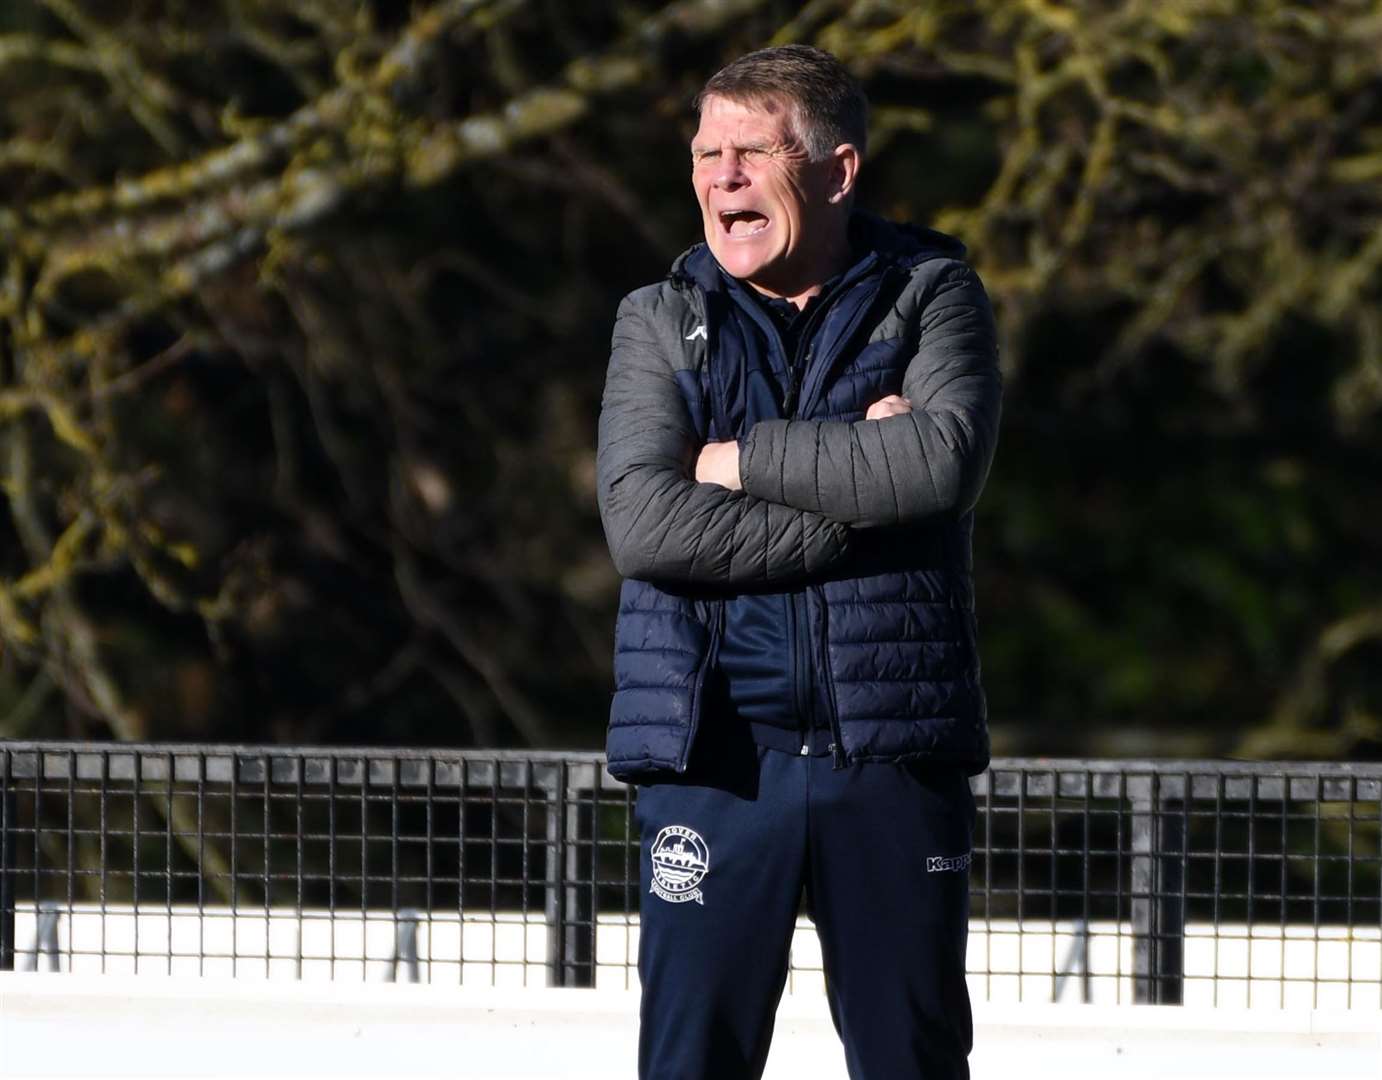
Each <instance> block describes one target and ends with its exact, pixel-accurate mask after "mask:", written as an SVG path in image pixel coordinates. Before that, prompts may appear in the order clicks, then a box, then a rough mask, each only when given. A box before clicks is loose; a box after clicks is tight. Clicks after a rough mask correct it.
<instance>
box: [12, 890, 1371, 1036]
mask: <svg viewBox="0 0 1382 1080" xmlns="http://www.w3.org/2000/svg"><path fill="white" fill-rule="evenodd" d="M15 936H16V942H17V949H16V965H15V966H16V968H17V969H18V970H21V971H24V970H28V971H35V970H37V971H57V970H63V971H66V972H70V973H74V974H85V973H93V974H94V973H103V974H116V975H119V974H155V975H200V976H210V977H235V978H250V979H270V980H274V981H278V980H292V981H306V982H313V981H325V980H337V981H353V982H362V981H363V982H424V983H432V984H440V985H448V984H449V985H464V986H491V987H540V986H544V985H546V983H547V966H546V965H547V939H548V928H547V924H546V922H545V921H544V920H543V917H542V916H541V915H539V914H532V913H528V914H524V913H522V912H501V913H498V914H490V913H488V912H485V913H480V914H462V913H454V912H446V913H443V912H435V911H434V912H431V913H420V912H411V911H406V910H405V911H398V912H393V911H364V912H359V911H352V912H343V911H336V912H329V911H313V910H305V911H301V912H299V911H294V910H289V909H276V908H271V909H269V910H268V911H267V912H264V911H259V912H256V911H250V910H246V909H244V908H241V909H238V910H232V909H231V908H228V907H205V908H201V909H198V908H196V907H189V906H181V905H174V906H173V907H171V908H169V907H166V906H165V907H158V908H151V907H141V908H140V909H139V911H138V912H137V913H136V911H135V910H134V909H132V908H130V907H128V906H125V907H119V906H113V905H108V906H106V907H105V908H104V909H103V908H101V907H100V906H99V905H94V904H74V905H72V907H71V908H68V907H67V906H66V905H62V906H58V905H46V906H43V907H40V908H38V909H34V908H26V909H21V910H20V911H18V912H17V913H16V917H15ZM595 941H596V956H595V961H596V967H595V986H596V988H598V989H606V990H631V989H636V988H637V985H638V975H637V971H636V969H635V966H634V965H635V962H636V959H637V955H638V918H637V916H623V915H602V916H601V917H600V919H599V922H598V926H597V933H596V936H595ZM1133 942H1134V939H1133V934H1132V928H1131V926H1130V924H1128V923H1122V924H1119V923H1115V922H1090V923H1079V922H1073V921H1056V922H1049V921H1042V920H1032V919H1028V920H1024V921H1023V922H1022V923H1021V924H1019V923H1017V922H1015V921H1012V920H997V919H995V920H975V921H974V922H973V923H972V924H971V925H970V935H969V970H970V977H969V984H970V994H971V996H972V997H973V998H974V1000H976V1001H989V1002H994V1003H1028V1004H1030V1003H1044V1002H1061V1003H1085V1004H1101V1005H1102V1004H1106V1005H1117V1004H1128V1003H1131V1002H1132V1001H1133ZM1182 963H1183V970H1184V982H1183V991H1184V995H1183V999H1184V1003H1185V1004H1186V1005H1193V1006H1228V1007H1242V1008H1249V1007H1251V1008H1262V1007H1265V1008H1273V1009H1275V1008H1295V1007H1299V1008H1307V1009H1350V1008H1352V1009H1371V1010H1378V1009H1382V935H1380V934H1379V931H1378V929H1377V928H1375V927H1363V928H1348V927H1330V926H1326V927H1320V928H1315V927H1310V926H1285V927H1283V926H1253V927H1252V928H1251V930H1249V928H1248V927H1245V926H1242V925H1233V924H1221V925H1219V926H1217V927H1216V926H1213V925H1211V924H1200V923H1190V924H1188V925H1187V926H1186V933H1185V941H1184V950H1183V957H1182ZM824 986H825V982H824V973H823V971H822V965H821V951H820V943H819V941H818V940H817V938H816V933H815V929H814V927H813V926H812V925H811V923H810V922H809V921H807V920H805V919H802V920H800V921H799V922H798V924H797V929H796V933H795V935H794V937H793V941H792V951H791V968H790V970H789V973H788V980H787V993H788V994H789V995H791V994H807V995H818V994H820V993H822V992H823V991H824Z"/></svg>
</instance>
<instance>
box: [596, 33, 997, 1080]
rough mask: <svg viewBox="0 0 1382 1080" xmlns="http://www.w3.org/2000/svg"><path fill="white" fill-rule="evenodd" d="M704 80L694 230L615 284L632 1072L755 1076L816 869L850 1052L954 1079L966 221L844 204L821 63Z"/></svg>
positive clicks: (990, 345) (990, 428) (750, 63)
mask: <svg viewBox="0 0 1382 1080" xmlns="http://www.w3.org/2000/svg"><path fill="white" fill-rule="evenodd" d="M696 104H697V110H698V112H699V114H700V126H699V128H698V130H697V132H696V135H695V137H694V139H693V140H692V143H691V163H692V185H693V187H694V188H695V193H696V198H697V200H698V202H699V204H700V209H701V217H702V224H703V226H704V230H705V243H704V244H698V245H696V246H695V247H693V248H691V249H690V250H689V251H688V252H686V253H685V254H684V255H682V256H681V257H680V258H679V259H677V261H676V263H675V264H674V265H673V267H672V270H671V273H670V274H669V276H668V277H667V279H666V280H665V281H663V282H661V283H659V284H656V285H652V286H649V287H647V288H644V289H639V290H637V291H636V292H634V293H632V294H631V295H630V296H628V297H627V298H626V299H625V301H624V303H623V304H622V306H621V307H620V310H619V315H618V318H617V321H616V325H615V330H614V342H613V352H612V356H611V360H610V366H609V373H608V377H607V382H606V386H605V396H604V403H603V408H602V412H601V416H600V437H599V455H598V471H599V481H598V483H599V495H600V508H601V514H602V518H603V521H604V526H605V531H606V535H607V537H608V540H609V545H610V551H611V553H612V555H613V557H614V562H615V565H616V567H617V568H618V570H619V571H620V573H621V574H622V575H623V576H624V577H625V579H626V580H625V582H624V586H623V590H622V592H621V595H620V604H619V618H618V624H617V628H616V649H615V681H616V688H615V695H614V702H613V707H612V712H611V720H610V730H609V740H608V760H609V769H610V772H611V773H613V774H614V775H616V776H618V777H621V778H624V779H627V780H630V781H632V782H635V783H636V784H637V785H638V792H637V795H638V801H637V817H638V822H639V827H640V830H641V836H642V857H641V867H642V869H641V877H642V886H641V895H642V904H641V908H642V911H641V936H640V946H639V960H638V965H639V975H640V978H641V980H642V986H643V1001H642V1011H641V1021H642V1024H641V1033H640V1042H639V1069H640V1075H641V1076H642V1077H643V1078H644V1080H650V1078H654V1077H656V1078H667V1080H670V1078H697V1080H701V1078H705V1080H709V1078H713V1080H737V1078H747V1077H757V1076H759V1075H761V1073H762V1070H763V1066H764V1062H765V1060H766V1057H767V1052H768V1044H769V1041H770V1038H771V1034H772V1025H773V1017H774V1013H775V1009H776V1005H777V1002H778V998H779V996H780V994H781V992H782V987H783V984H784V981H785V977H786V972H787V965H788V948H789V943H790V939H791V934H792V929H793V924H794V921H795V918H796V915H797V911H798V906H799V904H800V902H801V901H802V899H803V894H804V899H805V902H806V909H807V911H808V912H809V913H810V915H811V917H812V918H813V920H814V921H815V923H816V927H817V931H818V933H819V935H820V938H821V946H822V953H823V956H824V966H825V974H826V983H827V989H828V995H829V1001H830V1007H831V1013H832V1015H833V1017H834V1020H835V1025H836V1028H837V1030H838V1031H839V1034H840V1037H841V1039H842V1040H843V1042H844V1046H845V1056H846V1061H847V1063H848V1067H849V1073H850V1076H851V1077H854V1078H855V1080H858V1078H860V1077H867V1078H869V1080H904V1078H909V1077H915V1078H922V1077H925V1078H926V1080H941V1078H953V1077H965V1076H967V1075H968V1066H967V1063H966V1057H967V1054H968V1052H969V1049H970V1042H971V1021H970V1012H969V1000H968V996H967V993H966V988H965V978H964V970H965V965H964V952H965V935H966V928H967V917H968V881H967V869H968V865H969V858H970V848H971V843H972V830H973V822H974V802H973V798H972V796H971V795H970V790H969V785H968V780H967V775H968V774H973V773H976V772H979V771H981V770H982V769H983V768H984V767H985V766H986V764H987V762H988V735H987V729H986V726H985V713H984V701H983V693H982V691H981V689H980V686H979V661H978V656H977V651H976V645H975V624H974V614H973V586H972V580H971V569H970V568H971V559H970V532H971V525H972V509H973V506H974V504H975V502H976V501H977V499H978V497H979V492H980V489H981V488H982V486H983V483H984V479H985V477H986V475H987V472H988V468H989V462H990V460H991V458H992V455H993V450H994V445H995V442H996V439H997V428H998V412H999V397H1000V380H999V374H998V367H997V355H996V352H997V351H996V347H995V335H994V327H993V321H992V316H991V313H990V309H989V305H988V301H987V299H986V297H985V295H984V291H983V288H982V286H981V285H980V283H979V281H978V279H977V278H976V276H975V275H974V273H973V271H972V270H971V269H970V268H969V267H968V266H967V265H966V264H965V263H964V262H962V261H960V258H961V255H962V254H963V250H964V249H963V247H962V246H961V245H960V244H959V243H957V242H956V241H954V240H952V239H950V238H949V237H946V236H943V235H941V234H939V233H936V232H932V231H929V230H920V229H914V228H907V227H899V226H895V225H891V224H889V223H887V222H884V221H883V220H881V219H879V218H876V217H873V216H872V215H868V214H864V213H862V212H856V211H854V210H853V209H852V204H853V200H854V193H855V188H856V185H857V182H858V178H859V172H860V168H861V166H862V162H863V155H864V149H865V140H866V116H867V104H866V102H865V99H864V96H863V92H862V90H861V89H860V88H859V86H858V84H857V83H856V82H855V81H854V80H853V79H852V78H851V77H850V76H849V74H848V73H847V72H846V71H845V70H844V68H843V67H842V66H841V65H840V64H839V62H838V61H837V60H835V58H834V57H832V56H830V55H829V54H828V53H824V52H821V51H819V50H817V49H812V48H807V47H804V46H785V47H782V48H775V49H765V50H762V51H760V52H755V53H752V54H750V55H748V56H745V57H743V58H742V59H740V60H738V61H736V62H735V63H733V64H730V65H729V66H728V67H726V68H725V69H724V70H723V71H721V72H720V73H719V74H717V75H716V76H715V77H714V78H712V79H711V80H710V82H709V83H707V84H706V87H705V89H704V90H703V91H702V93H701V95H700V97H699V98H698V99H697V103H696Z"/></svg>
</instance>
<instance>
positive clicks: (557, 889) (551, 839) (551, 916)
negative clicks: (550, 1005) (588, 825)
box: [543, 761, 566, 986]
mask: <svg viewBox="0 0 1382 1080" xmlns="http://www.w3.org/2000/svg"><path fill="white" fill-rule="evenodd" d="M552 775H553V779H552V781H551V782H550V783H548V784H544V785H543V787H544V789H545V790H546V793H547V828H546V836H545V842H546V866H545V867H544V871H545V872H544V889H543V891H544V897H543V901H544V902H543V908H544V911H543V914H544V917H545V918H546V920H547V985H548V986H561V985H562V961H563V959H564V958H565V956H566V889H565V888H564V887H563V882H562V870H563V868H564V866H565V863H566V860H565V857H564V852H565V847H566V762H564V761H563V762H559V763H558V764H557V767H556V768H555V769H554V770H553V774H552Z"/></svg>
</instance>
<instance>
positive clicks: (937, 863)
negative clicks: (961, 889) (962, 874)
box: [926, 851, 973, 874]
mask: <svg viewBox="0 0 1382 1080" xmlns="http://www.w3.org/2000/svg"><path fill="white" fill-rule="evenodd" d="M972 857H973V856H972V853H971V852H968V851H966V852H965V853H964V854H963V855H955V856H953V857H947V856H945V855H932V856H930V857H929V858H927V860H926V872H927V873H928V874H944V873H948V872H959V871H961V870H968V869H969V863H970V860H971V858H972Z"/></svg>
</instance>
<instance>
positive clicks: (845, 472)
mask: <svg viewBox="0 0 1382 1080" xmlns="http://www.w3.org/2000/svg"><path fill="white" fill-rule="evenodd" d="M917 318H918V319H919V320H920V326H919V330H920V334H919V337H918V345H917V352H916V354H915V355H914V356H913V357H912V359H911V361H910V362H909V363H908V365H907V370H906V372H905V374H904V376H903V381H902V393H903V395H904V396H905V397H906V399H907V400H908V402H910V404H911V409H910V411H901V412H897V413H895V414H894V415H890V416H887V417H886V418H884V419H880V420H860V421H858V422H856V423H843V422H840V421H826V420H766V421H762V422H760V423H758V424H755V425H754V427H753V429H752V430H751V431H750V432H749V434H748V437H747V438H746V439H745V440H744V441H743V446H742V451H743V452H742V454H741V456H740V461H739V470H740V479H741V481H742V483H743V487H744V490H745V491H746V492H748V493H749V494H750V495H756V496H758V497H759V498H762V499H767V500H769V501H771V502H775V503H781V504H783V505H786V506H791V507H795V508H797V509H799V510H807V511H810V512H812V513H817V514H823V515H824V516H826V517H828V518H830V519H831V520H832V521H837V522H840V523H843V524H847V525H853V526H879V525H898V524H904V523H908V522H914V521H920V520H923V519H925V518H928V517H932V516H935V515H943V514H950V515H956V514H962V513H964V512H966V511H967V510H969V509H971V508H972V507H973V506H974V504H975V503H976V502H977V501H978V499H979V492H980V491H981V490H982V489H983V486H984V480H985V479H986V478H987V476H988V470H989V464H990V463H991V461H992V460H993V451H994V447H995V445H996V444H997V441H998V416H999V406H1000V398H1001V394H1002V379H1001V377H1000V375H999V371H998V348H997V336H996V332H995V329H994V324H993V314H992V310H991V308H990V307H989V302H988V297H987V296H986V295H985V293H984V289H983V286H982V285H981V284H980V283H979V278H978V276H977V275H976V274H975V273H974V272H973V271H972V270H971V269H969V268H968V267H967V266H964V265H962V264H959V263H957V264H955V266H954V268H953V269H952V270H951V271H949V272H948V273H947V274H946V276H945V277H943V278H942V279H941V280H940V282H939V283H938V284H937V285H935V286H934V287H933V288H932V290H931V293H930V295H929V296H928V297H927V299H926V300H925V302H924V305H923V307H922V309H921V310H920V311H919V313H918V315H917Z"/></svg>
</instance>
